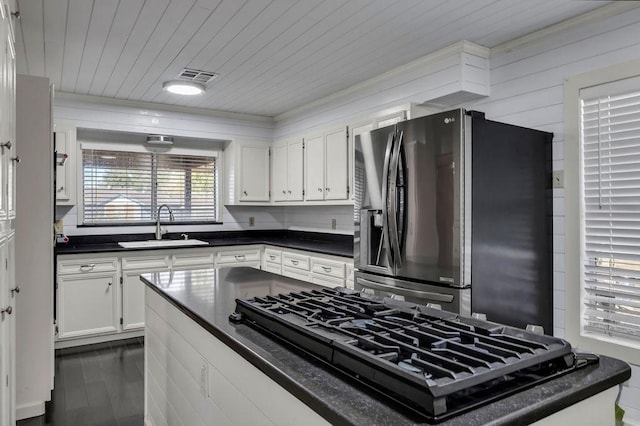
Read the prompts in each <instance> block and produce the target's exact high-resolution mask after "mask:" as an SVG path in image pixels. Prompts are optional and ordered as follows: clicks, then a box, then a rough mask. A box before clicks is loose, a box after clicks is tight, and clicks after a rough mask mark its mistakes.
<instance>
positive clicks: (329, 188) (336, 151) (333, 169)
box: [324, 128, 349, 200]
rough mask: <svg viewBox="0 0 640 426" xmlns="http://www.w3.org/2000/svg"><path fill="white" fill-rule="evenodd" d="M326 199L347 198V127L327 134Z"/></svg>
mask: <svg viewBox="0 0 640 426" xmlns="http://www.w3.org/2000/svg"><path fill="white" fill-rule="evenodd" d="M325 150H326V151H325V170H324V172H325V195H324V199H325V200H346V199H347V197H348V194H347V186H348V185H349V182H348V179H349V175H348V172H347V169H348V166H349V162H348V152H347V151H348V144H347V130H346V128H343V129H339V130H336V131H332V132H328V133H326V134H325Z"/></svg>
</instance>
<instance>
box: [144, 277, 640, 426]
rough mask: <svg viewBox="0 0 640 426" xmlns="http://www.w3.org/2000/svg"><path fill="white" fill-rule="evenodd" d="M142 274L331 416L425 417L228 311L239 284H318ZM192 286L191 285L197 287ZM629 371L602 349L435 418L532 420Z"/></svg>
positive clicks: (342, 420)
mask: <svg viewBox="0 0 640 426" xmlns="http://www.w3.org/2000/svg"><path fill="white" fill-rule="evenodd" d="M142 280H143V282H145V283H146V284H147V285H148V287H149V288H151V289H152V290H154V291H156V292H157V293H158V294H160V295H161V296H162V297H164V298H165V299H166V300H168V301H169V302H170V303H171V304H172V305H174V306H176V307H177V308H178V309H180V310H181V311H182V312H184V313H185V314H186V315H188V316H189V317H190V318H192V319H193V320H194V321H195V322H196V323H198V324H199V325H200V326H202V327H203V328H205V329H206V330H207V331H209V332H210V333H211V334H212V335H213V336H215V337H216V338H218V339H219V340H221V341H222V342H224V343H225V344H226V345H228V346H229V347H231V348H232V349H234V350H235V351H236V352H237V353H238V354H240V355H241V356H242V357H244V358H245V359H247V360H248V361H249V362H251V363H252V364H253V365H254V366H255V367H256V368H258V369H260V370H261V371H263V372H264V373H265V374H267V375H268V376H269V377H271V378H272V379H273V380H274V381H276V382H277V383H279V384H280V385H281V386H282V387H284V388H285V389H287V390H288V391H289V392H291V393H292V394H294V395H295V396H296V397H298V398H299V399H300V400H301V401H303V402H304V403H306V404H307V405H308V406H309V407H311V408H312V409H313V410H315V411H316V412H317V413H318V414H320V415H321V416H323V417H324V418H326V419H327V421H329V422H330V423H332V424H355V425H374V424H393V425H401V424H402V425H403V424H426V420H425V418H424V417H422V416H420V415H419V414H417V413H415V412H413V411H410V410H408V409H406V408H405V407H403V406H401V405H400V404H398V403H396V402H394V401H392V400H390V399H386V398H385V397H384V396H381V395H379V394H378V393H375V392H372V391H371V390H369V389H367V388H366V387H365V386H363V385H362V384H360V383H357V382H356V381H355V380H354V379H352V378H350V377H348V376H346V375H342V374H341V373H339V372H336V371H335V370H333V369H331V368H329V367H327V366H326V365H324V364H323V363H322V362H321V361H318V360H316V359H315V358H312V357H310V356H308V355H305V354H303V353H301V352H300V351H298V350H297V349H295V348H292V347H291V346H289V345H288V344H286V343H283V342H281V341H280V340H277V339H275V338H273V337H270V336H268V335H266V334H264V333H261V332H260V331H258V330H256V329H254V328H251V327H249V326H248V325H244V324H233V323H231V322H230V321H229V319H228V317H229V315H230V314H231V313H232V312H233V311H234V310H235V299H236V298H242V297H243V289H245V288H250V289H251V294H252V296H256V295H257V294H256V293H255V292H256V289H257V288H260V286H262V290H263V293H264V294H263V295H267V294H272V293H282V292H285V291H287V292H290V291H302V290H308V289H313V288H318V287H317V286H315V285H313V284H310V283H305V282H301V281H298V280H294V279H290V278H287V277H283V276H279V275H274V274H271V273H269V272H266V271H260V270H255V269H251V268H228V269H207V270H197V271H174V272H173V275H170V273H168V272H166V273H164V272H163V273H153V274H145V275H143V276H142ZM186 283H190V284H191V285H186ZM194 284H197V285H194ZM192 289H197V293H195V292H193V291H192ZM630 376H631V369H630V367H629V365H628V364H626V363H624V362H622V361H619V360H616V359H613V358H609V357H605V356H602V357H600V362H599V364H598V365H590V366H587V367H584V368H582V369H578V370H576V371H573V372H571V373H569V374H566V375H564V376H561V377H559V378H556V379H553V380H551V381H549V382H545V383H543V384H542V385H538V386H536V387H534V388H531V389H528V390H525V391H522V392H519V393H517V394H515V395H512V396H509V397H506V398H504V399H501V400H498V401H495V402H493V403H491V404H489V405H485V406H482V407H479V408H476V409H474V410H472V411H469V412H467V413H463V414H461V415H459V416H457V417H454V418H452V419H449V420H447V421H445V422H443V423H440V424H442V425H447V426H451V425H465V426H469V425H483V424H487V423H491V424H495V425H507V424H527V423H531V422H534V421H537V420H539V419H541V418H543V417H546V416H548V415H550V414H553V413H554V412H556V411H558V410H561V409H563V408H566V407H568V406H570V405H572V404H575V403H576V402H579V401H581V400H583V399H585V398H588V397H590V396H592V395H595V394H597V393H599V392H601V391H603V390H606V389H608V388H610V387H612V386H615V385H617V384H619V383H622V382H623V381H625V380H627V379H628V378H629V377H630ZM611 415H612V416H613V409H612V410H611Z"/></svg>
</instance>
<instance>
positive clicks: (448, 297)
mask: <svg viewBox="0 0 640 426" xmlns="http://www.w3.org/2000/svg"><path fill="white" fill-rule="evenodd" d="M356 282H357V283H358V284H360V285H361V286H362V287H365V288H370V289H372V290H381V291H386V292H388V293H393V294H399V295H400V296H409V297H415V298H419V299H428V300H433V301H437V302H445V303H451V302H453V295H452V294H444V293H434V292H432V291H421V290H411V289H408V288H401V287H395V286H392V285H387V284H382V283H378V282H375V281H371V280H367V279H364V278H360V277H358V278H356Z"/></svg>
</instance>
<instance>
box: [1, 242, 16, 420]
mask: <svg viewBox="0 0 640 426" xmlns="http://www.w3.org/2000/svg"><path fill="white" fill-rule="evenodd" d="M0 262H2V263H1V264H0V265H1V267H0V310H2V311H4V312H3V313H0V424H3V425H8V424H10V421H11V420H10V411H11V408H10V407H11V387H10V383H9V371H10V364H11V357H10V353H11V343H10V342H11V329H10V319H11V315H10V314H9V313H8V311H6V309H7V307H8V306H9V287H8V282H9V276H8V271H7V268H6V267H5V265H6V262H7V242H6V239H4V238H3V239H2V241H1V242H0ZM12 310H13V307H12ZM12 313H13V312H12Z"/></svg>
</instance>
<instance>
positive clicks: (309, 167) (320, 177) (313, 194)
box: [304, 135, 324, 200]
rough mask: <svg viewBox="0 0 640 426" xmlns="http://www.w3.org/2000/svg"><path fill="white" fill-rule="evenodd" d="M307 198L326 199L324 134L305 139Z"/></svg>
mask: <svg viewBox="0 0 640 426" xmlns="http://www.w3.org/2000/svg"><path fill="white" fill-rule="evenodd" d="M304 175H305V178H304V182H305V199H307V200H324V140H323V137H322V135H318V136H312V137H308V138H305V140H304Z"/></svg>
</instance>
